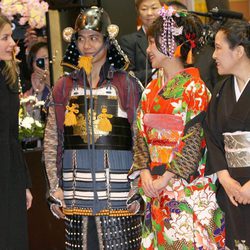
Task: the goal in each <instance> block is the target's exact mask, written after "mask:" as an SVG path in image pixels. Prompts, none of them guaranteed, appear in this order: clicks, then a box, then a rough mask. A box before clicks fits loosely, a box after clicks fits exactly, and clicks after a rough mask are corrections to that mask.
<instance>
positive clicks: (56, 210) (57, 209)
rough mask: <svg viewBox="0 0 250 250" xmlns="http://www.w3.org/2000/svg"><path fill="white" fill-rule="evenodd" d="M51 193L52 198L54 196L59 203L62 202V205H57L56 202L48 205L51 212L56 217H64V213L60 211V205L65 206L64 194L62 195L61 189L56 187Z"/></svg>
mask: <svg viewBox="0 0 250 250" xmlns="http://www.w3.org/2000/svg"><path fill="white" fill-rule="evenodd" d="M51 195H52V196H53V198H56V199H57V200H59V201H61V204H62V206H59V205H58V204H51V205H50V209H51V212H52V213H54V215H55V216H56V217H57V218H61V219H64V218H65V215H64V213H63V212H62V207H66V205H65V202H64V195H63V191H62V189H61V188H57V190H56V191H55V192H53V193H52V194H51Z"/></svg>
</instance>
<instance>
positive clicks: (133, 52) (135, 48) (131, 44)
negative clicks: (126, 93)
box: [120, 28, 152, 86]
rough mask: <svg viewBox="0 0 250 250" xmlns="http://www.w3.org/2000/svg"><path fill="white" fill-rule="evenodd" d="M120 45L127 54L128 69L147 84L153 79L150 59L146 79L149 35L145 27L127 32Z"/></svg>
mask: <svg viewBox="0 0 250 250" xmlns="http://www.w3.org/2000/svg"><path fill="white" fill-rule="evenodd" d="M120 46H121V48H122V50H123V51H124V53H125V54H127V56H128V58H129V60H130V65H129V67H128V70H130V71H133V72H134V73H135V75H136V77H137V78H139V80H140V81H141V83H142V84H143V85H144V86H145V85H147V83H148V82H149V81H150V80H151V75H152V66H151V63H150V61H149V60H148V74H147V83H145V80H146V60H147V57H146V54H147V53H146V49H147V47H148V40H147V36H146V34H145V33H144V31H143V29H142V28H140V29H139V30H138V31H136V32H134V33H131V34H127V35H124V36H122V37H121V39H120Z"/></svg>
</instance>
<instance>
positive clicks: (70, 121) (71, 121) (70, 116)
mask: <svg viewBox="0 0 250 250" xmlns="http://www.w3.org/2000/svg"><path fill="white" fill-rule="evenodd" d="M77 108H79V105H78V104H75V103H72V106H71V107H70V106H66V109H67V110H68V112H67V113H66V114H65V120H64V125H65V126H74V125H76V124H77V119H76V115H75V114H78V113H79V110H77Z"/></svg>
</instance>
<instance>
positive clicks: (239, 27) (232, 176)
mask: <svg viewBox="0 0 250 250" xmlns="http://www.w3.org/2000/svg"><path fill="white" fill-rule="evenodd" d="M213 58H214V59H215V62H216V65H217V69H218V73H219V74H220V75H229V76H228V77H227V78H226V79H225V80H223V81H222V82H221V83H218V84H217V85H216V87H215V90H214V93H213V97H212V100H211V103H210V107H209V110H208V116H207V123H206V140H207V146H208V159H207V165H208V166H207V169H209V172H210V173H214V172H217V175H218V179H219V183H220V185H219V189H218V194H217V199H218V202H219V204H220V206H221V208H222V210H223V211H224V212H225V220H226V221H225V222H226V246H227V247H228V248H230V249H231V250H233V249H249V248H250V223H249V214H250V25H249V23H248V22H246V21H243V20H229V21H227V22H226V23H225V24H224V26H223V27H221V28H220V30H219V31H218V32H217V34H216V37H215V51H214V54H213Z"/></svg>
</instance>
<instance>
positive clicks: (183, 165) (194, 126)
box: [167, 79, 210, 179]
mask: <svg viewBox="0 0 250 250" xmlns="http://www.w3.org/2000/svg"><path fill="white" fill-rule="evenodd" d="M209 99H210V92H209V91H208V90H207V89H206V87H205V84H204V83H203V82H202V81H201V80H199V79H196V80H193V81H191V82H190V84H189V85H188V86H187V88H186V91H185V94H184V101H185V100H186V103H187V111H186V123H185V130H184V136H183V138H182V142H181V144H182V146H181V147H180V151H179V152H176V153H175V156H174V158H173V160H172V161H171V162H170V164H169V166H168V167H169V169H167V170H169V171H171V172H173V173H175V174H176V175H179V176H180V177H182V178H184V179H189V176H190V175H192V174H194V173H195V172H196V170H197V168H198V166H199V162H200V161H201V159H202V157H203V149H204V148H205V140H204V133H203V128H202V123H203V120H204V118H205V112H204V111H205V110H206V109H207V105H208V102H209Z"/></svg>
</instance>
